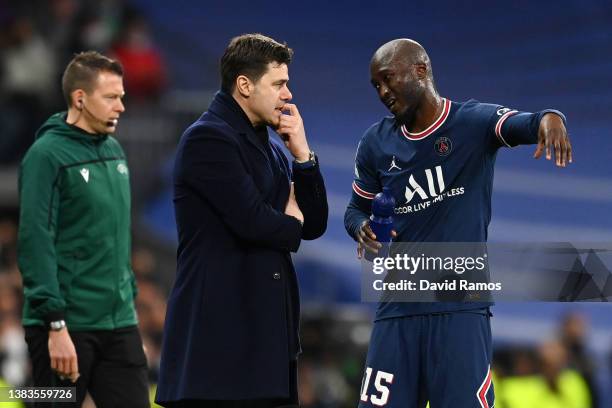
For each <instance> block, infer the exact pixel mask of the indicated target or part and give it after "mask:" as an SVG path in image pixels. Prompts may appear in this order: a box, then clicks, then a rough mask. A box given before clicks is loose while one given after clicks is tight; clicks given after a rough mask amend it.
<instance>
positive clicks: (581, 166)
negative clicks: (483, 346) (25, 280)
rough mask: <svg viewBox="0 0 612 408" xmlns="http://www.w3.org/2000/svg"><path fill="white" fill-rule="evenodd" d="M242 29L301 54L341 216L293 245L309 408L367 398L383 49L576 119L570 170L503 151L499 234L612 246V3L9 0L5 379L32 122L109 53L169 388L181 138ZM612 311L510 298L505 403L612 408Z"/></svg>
mask: <svg viewBox="0 0 612 408" xmlns="http://www.w3.org/2000/svg"><path fill="white" fill-rule="evenodd" d="M246 32H262V33H265V34H267V35H270V36H272V37H274V38H275V39H278V40H281V41H286V42H287V43H288V44H289V45H290V46H291V47H292V48H293V49H294V50H295V58H294V62H293V63H292V65H291V67H290V76H291V82H290V88H291V90H292V92H293V95H294V101H295V102H296V103H297V104H298V106H299V108H300V111H301V113H302V116H303V118H304V121H305V125H306V130H307V134H308V137H309V140H310V144H311V147H312V148H313V149H314V150H315V151H316V152H317V153H318V155H319V157H320V161H321V167H322V171H323V173H324V176H325V179H326V183H327V186H328V193H329V202H330V222H329V229H328V231H327V233H326V234H325V236H324V237H323V238H321V239H319V240H317V241H314V242H305V243H303V245H302V247H301V249H300V252H299V254H298V255H296V256H295V260H296V265H297V270H298V274H299V276H300V284H301V291H302V299H303V322H302V340H303V348H304V354H303V356H302V358H301V362H300V388H301V398H302V402H303V406H304V407H306V408H315V407H317V408H318V407H321V408H334V407H354V406H356V401H357V399H358V394H359V385H360V380H361V375H362V368H363V362H364V355H365V352H366V349H367V343H368V340H369V332H370V328H371V317H372V312H373V310H374V305H372V304H363V303H361V302H360V299H359V290H360V289H359V285H360V282H359V273H358V270H359V264H358V262H357V260H356V259H355V245H354V243H353V242H352V240H351V239H350V238H348V237H347V235H346V233H345V231H344V228H343V223H342V215H343V212H344V208H345V205H346V203H347V201H348V198H349V195H350V193H351V187H350V185H351V180H352V172H353V157H354V151H355V148H356V145H357V142H358V140H359V138H360V137H361V135H362V133H363V131H364V130H365V129H366V128H367V127H368V126H369V125H370V124H372V123H373V122H375V121H377V120H378V119H379V118H380V117H381V116H382V115H385V114H386V112H385V109H384V107H383V106H382V104H380V102H379V101H378V100H377V97H376V95H375V93H374V92H373V90H372V89H371V86H370V84H369V77H368V63H369V59H370V57H371V54H372V53H373V52H374V50H375V49H376V48H377V47H378V46H379V45H381V44H382V43H384V42H386V41H388V40H390V39H393V38H397V37H411V38H414V39H416V40H418V41H419V42H421V43H422V44H423V45H424V46H425V48H426V49H427V50H428V51H429V54H430V57H431V59H432V62H433V69H434V74H435V78H436V83H437V86H438V89H439V90H440V91H441V94H442V95H444V96H446V97H449V98H451V99H453V100H458V101H462V100H466V99H469V98H475V99H478V100H480V101H483V102H497V103H503V104H505V105H507V106H509V107H513V108H519V109H521V110H532V111H533V110H539V109H542V108H547V107H554V108H557V109H560V110H562V111H563V112H564V113H565V114H566V115H567V117H568V120H569V132H570V135H571V137H572V142H573V146H574V152H575V153H574V164H572V165H571V166H570V167H569V168H566V169H565V170H563V171H560V170H558V169H556V168H554V167H553V165H552V164H551V163H547V162H543V161H535V160H533V159H531V155H532V153H533V148H532V147H521V148H516V149H514V150H513V151H510V150H503V151H501V152H500V154H499V155H498V161H497V168H496V169H497V171H496V176H495V193H494V199H493V221H492V223H491V227H490V239H491V240H492V241H507V242H508V241H509V242H514V241H583V242H584V241H591V242H593V241H599V242H612V217H610V213H611V211H610V210H611V209H612V165H611V164H610V157H611V154H612V138H611V135H610V131H609V125H610V119H611V118H612V114H611V113H610V109H611V107H612V74H611V73H612V3H610V2H608V1H605V0H599V1H598V0H587V1H584V0H582V1H578V0H574V1H557V2H533V1H524V0H519V1H513V2H492V1H483V0H479V1H471V2H453V1H448V0H442V1H438V2H435V3H434V2H431V3H425V2H423V3H421V2H419V3H417V2H410V1H404V2H400V1H387V2H384V3H380V4H379V5H376V4H375V2H359V1H352V2H344V1H340V2H323V1H311V2H296V3H291V2H289V3H287V2H285V3H274V4H267V5H266V4H261V3H258V2H257V3H252V2H247V1H243V0H238V1H233V2H231V3H227V2H226V3H224V4H222V3H221V2H218V3H217V4H214V3H213V2H200V1H176V2H168V1H162V0H100V1H92V0H82V1H79V0H22V1H11V0H0V89H1V93H0V105H1V106H0V255H1V257H0V272H1V273H0V379H2V381H4V382H6V383H8V384H12V385H26V384H28V381H29V367H28V361H27V354H26V350H25V344H24V342H23V333H22V331H21V326H20V321H19V315H20V308H21V302H22V296H21V283H20V277H19V273H18V270H17V266H16V262H15V251H16V245H15V240H16V228H17V223H18V205H19V204H18V196H17V173H18V165H19V161H20V160H21V158H22V156H23V154H24V152H25V150H26V149H27V148H28V146H29V145H30V144H31V143H32V141H33V134H34V131H35V130H36V128H37V127H38V126H39V125H40V124H41V123H42V122H43V120H44V119H46V118H47V117H48V116H49V115H50V114H51V113H53V112H56V111H59V110H63V109H64V107H63V102H62V99H61V92H60V75H61V72H62V70H63V68H64V67H65V65H66V63H67V62H68V61H69V59H70V58H71V56H72V54H73V53H74V52H77V51H81V50H85V49H96V50H99V51H102V52H106V53H109V54H112V55H114V56H116V57H118V58H119V59H120V60H121V61H122V62H123V64H124V67H125V69H126V77H125V85H126V89H127V111H126V113H125V115H124V116H123V117H122V119H121V121H120V124H119V131H118V133H117V136H118V138H119V139H120V141H121V143H122V144H123V146H124V148H125V150H126V152H127V154H128V159H129V163H130V168H131V177H132V191H133V202H134V213H133V226H134V248H133V267H134V271H135V273H136V274H137V277H138V282H139V287H140V294H139V296H138V300H137V303H138V312H139V318H140V326H141V330H142V332H143V335H144V338H145V343H146V347H147V354H148V358H149V363H150V374H151V381H152V383H155V379H156V376H157V365H158V358H159V347H160V342H161V334H162V326H163V320H164V313H165V297H166V295H167V293H168V290H169V288H170V285H171V284H172V281H173V277H174V255H175V248H176V236H175V230H174V216H173V212H172V204H171V184H170V177H171V168H172V158H173V152H174V148H175V145H176V142H177V140H178V138H179V136H180V134H181V132H182V130H183V129H184V128H185V127H186V126H187V125H188V124H189V123H191V122H192V121H193V120H194V119H196V118H197V117H198V116H199V115H200V114H201V112H203V111H204V110H206V108H207V106H208V102H209V101H210V98H211V97H212V95H213V94H214V92H215V90H216V89H217V86H218V74H217V61H218V58H219V57H220V55H221V53H222V51H223V49H224V48H225V46H226V44H227V42H228V41H229V39H230V38H231V37H232V36H235V35H238V34H242V33H246ZM219 273H222V271H219ZM525 284H526V285H528V284H529V283H528V282H526V283H525ZM611 312H612V308H610V306H609V305H607V304H595V303H589V304H584V303H581V304H554V303H529V304H525V303H523V304H519V303H505V304H498V305H497V306H495V308H494V310H493V313H494V318H493V325H494V326H493V330H494V344H495V370H496V374H497V382H496V383H495V387H496V394H497V396H498V398H497V401H496V407H498V408H505V407H509V408H518V407H535V406H538V407H564V408H565V407H567V408H574V407H575V408H579V407H591V406H592V407H612V375H611V374H610V372H611V371H612V313H611ZM1 405H2V403H0V406H1ZM90 406H91V405H90Z"/></svg>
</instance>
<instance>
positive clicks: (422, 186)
mask: <svg viewBox="0 0 612 408" xmlns="http://www.w3.org/2000/svg"><path fill="white" fill-rule="evenodd" d="M370 75H371V82H372V85H373V86H374V88H375V89H376V92H377V93H378V97H379V98H380V100H381V101H382V103H383V104H384V105H385V106H386V107H387V108H388V109H389V111H390V112H391V113H392V114H393V116H391V117H385V118H383V119H382V120H381V121H380V122H377V123H376V124H374V125H373V126H371V127H370V128H369V129H368V130H367V131H366V133H365V135H364V136H363V138H362V139H361V142H360V144H359V146H358V148H357V156H356V163H355V180H354V182H353V195H352V198H351V201H350V203H349V205H348V208H347V210H346V213H345V226H346V229H347V231H348V233H349V234H350V235H351V236H352V237H353V238H354V239H355V240H356V241H357V242H358V250H357V251H358V256H359V257H361V256H362V255H363V253H364V251H365V250H367V251H372V252H376V251H377V249H378V248H379V247H380V244H379V243H378V242H376V237H375V235H374V234H373V232H372V230H371V229H370V227H369V225H368V220H369V219H368V217H369V215H370V210H371V202H372V199H373V198H374V196H375V195H376V194H377V193H378V192H380V191H382V187H383V186H389V187H390V188H391V189H392V191H393V195H394V197H395V200H396V203H397V204H396V207H395V211H394V212H395V215H394V227H395V230H396V231H394V232H393V234H394V237H395V238H394V239H395V241H398V242H485V241H486V240H487V227H488V225H489V221H490V219H491V189H492V184H493V165H494V163H495V157H496V154H497V151H498V149H499V148H500V147H513V146H516V145H519V144H535V143H537V148H536V151H535V154H534V158H536V159H537V158H539V157H540V156H541V155H542V154H543V153H544V152H545V155H546V158H547V159H548V160H550V159H552V157H553V150H554V158H555V163H556V165H557V166H559V167H565V166H566V165H567V164H568V163H571V161H572V150H571V145H570V141H569V138H568V136H567V131H566V129H565V117H564V116H563V114H562V113H560V112H558V111H555V110H550V109H548V110H543V111H540V112H536V113H526V112H519V111H517V110H514V109H510V108H506V107H503V106H500V105H494V104H485V103H479V102H477V101H475V100H469V101H467V102H453V101H451V100H449V99H447V98H444V97H442V96H440V95H439V94H438V91H437V90H436V87H435V84H434V79H433V74H432V69H431V63H430V60H429V57H428V55H427V53H426V51H425V50H424V49H423V47H422V46H421V45H420V44H418V43H417V42H415V41H413V40H409V39H397V40H393V41H391V42H388V43H386V44H384V45H383V46H381V47H380V48H379V49H378V50H377V51H376V53H375V54H374V56H373V57H372V60H371V63H370ZM451 191H452V192H453V194H447V195H446V196H445V197H444V199H442V200H440V199H438V200H433V198H435V197H437V196H440V195H442V194H443V193H445V192H451ZM425 202H429V204H427V205H420V204H423V203H425ZM490 306H491V303H487V302H437V303H407V302H381V303H380V304H379V307H378V310H377V313H376V318H375V322H374V330H373V333H372V338H371V342H370V348H369V351H368V356H367V361H366V371H365V374H364V381H363V384H362V390H361V402H360V406H361V407H371V406H385V407H390V408H396V407H397V408H399V407H401V408H413V407H414V408H417V407H419V408H420V407H425V405H426V403H427V402H428V401H429V403H430V406H431V407H432V408H441V407H454V408H457V407H460V408H471V407H473V408H489V407H492V406H493V404H494V392H493V385H492V384H491V372H490V365H491V328H490V320H489V319H490V312H489V307H490Z"/></svg>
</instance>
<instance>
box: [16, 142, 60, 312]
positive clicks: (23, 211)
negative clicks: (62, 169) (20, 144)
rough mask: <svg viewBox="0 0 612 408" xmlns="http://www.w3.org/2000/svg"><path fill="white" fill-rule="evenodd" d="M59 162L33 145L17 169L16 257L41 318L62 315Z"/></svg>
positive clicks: (28, 297)
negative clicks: (58, 249)
mask: <svg viewBox="0 0 612 408" xmlns="http://www.w3.org/2000/svg"><path fill="white" fill-rule="evenodd" d="M58 168H59V165H58V163H57V161H56V160H55V159H54V158H52V157H51V155H50V154H48V152H46V151H45V150H44V149H42V148H40V146H38V145H35V146H33V147H32V148H31V149H30V151H29V152H28V153H27V154H26V156H25V158H24V159H23V161H22V163H21V167H20V173H19V199H20V207H19V209H20V215H19V233H18V251H17V258H18V264H19V270H20V271H21V275H22V278H23V290H24V295H25V301H26V302H28V303H29V306H30V308H31V310H32V312H33V315H34V316H35V317H36V318H38V319H40V320H44V321H51V320H60V319H63V317H64V310H65V308H66V303H65V300H64V299H63V297H62V295H61V293H60V285H59V281H58V278H57V273H58V269H57V256H56V251H55V239H56V235H57V232H56V229H57V222H58V209H59V190H58V185H57V182H56V177H57V174H58Z"/></svg>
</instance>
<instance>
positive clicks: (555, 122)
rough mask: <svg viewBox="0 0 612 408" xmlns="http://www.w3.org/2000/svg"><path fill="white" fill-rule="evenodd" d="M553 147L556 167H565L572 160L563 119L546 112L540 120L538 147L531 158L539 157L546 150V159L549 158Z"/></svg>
mask: <svg viewBox="0 0 612 408" xmlns="http://www.w3.org/2000/svg"><path fill="white" fill-rule="evenodd" d="M553 149H554V150H555V163H556V164H557V166H558V167H565V166H566V165H567V164H569V163H571V162H572V145H571V143H570V140H569V136H568V135H567V130H566V129H565V125H564V124H563V120H562V119H561V118H560V117H559V115H557V114H554V113H547V114H545V115H544V116H543V117H542V120H541V121H540V129H539V130H538V147H537V148H536V151H535V153H534V154H533V158H534V159H539V158H540V156H542V152H544V151H546V160H550V159H552V150H553Z"/></svg>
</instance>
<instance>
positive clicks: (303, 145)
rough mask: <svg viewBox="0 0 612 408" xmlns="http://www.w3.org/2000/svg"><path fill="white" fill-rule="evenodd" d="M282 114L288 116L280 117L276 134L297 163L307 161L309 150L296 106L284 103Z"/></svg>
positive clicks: (302, 123)
mask: <svg viewBox="0 0 612 408" xmlns="http://www.w3.org/2000/svg"><path fill="white" fill-rule="evenodd" d="M283 112H287V113H288V114H282V115H281V117H280V122H279V126H278V128H277V129H276V133H278V134H279V136H280V137H281V139H283V141H284V142H285V146H286V147H287V149H289V152H291V154H292V155H293V157H294V158H295V159H296V160H297V161H298V162H305V161H308V159H309V156H310V148H309V147H308V141H307V140H306V131H305V130H304V122H303V121H302V117H301V116H300V112H299V111H298V108H297V106H295V105H294V104H292V103H286V104H285V106H284V107H283Z"/></svg>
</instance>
